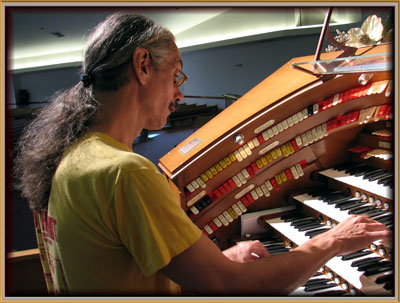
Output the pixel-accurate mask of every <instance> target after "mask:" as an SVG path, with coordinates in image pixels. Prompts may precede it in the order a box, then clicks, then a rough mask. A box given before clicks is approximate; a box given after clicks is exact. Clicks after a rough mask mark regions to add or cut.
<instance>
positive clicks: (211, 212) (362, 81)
mask: <svg viewBox="0 0 400 303" xmlns="http://www.w3.org/2000/svg"><path fill="white" fill-rule="evenodd" d="M391 47H392V46H391V45H390V44H386V45H380V46H375V47H367V48H362V49H359V50H357V52H356V54H355V57H354V58H365V63H363V64H365V66H366V67H368V66H373V65H374V64H377V65H379V63H377V62H375V61H374V60H377V59H376V58H380V55H381V54H383V55H384V56H386V58H387V57H388V56H389V58H390V56H391V51H392V50H391ZM338 56H340V52H336V53H335V52H334V53H326V54H321V57H320V58H319V59H320V60H319V61H318V62H316V63H315V62H314V64H319V62H329V64H328V66H329V65H330V66H331V67H332V66H333V68H336V70H342V71H344V72H342V73H336V74H335V73H330V74H329V73H326V74H323V73H320V74H316V73H314V74H313V72H304V71H302V70H301V69H300V68H296V65H301V63H303V62H313V59H314V58H313V56H308V57H300V58H295V59H292V60H290V61H289V62H288V63H287V64H285V65H284V66H282V67H281V68H280V69H278V70H277V71H276V72H274V73H273V74H272V75H270V76H268V77H267V78H266V79H265V80H263V81H262V82H261V83H259V84H258V85H257V86H255V87H254V88H253V89H251V90H250V91H249V92H248V93H246V94H245V95H243V96H242V97H241V98H240V99H239V100H237V101H235V103H233V104H232V105H231V106H229V107H228V108H226V109H225V110H224V111H222V112H221V113H220V114H219V115H217V116H216V117H215V118H214V119H212V120H211V121H209V122H208V123H207V124H205V125H204V126H203V127H201V128H200V129H199V130H197V131H196V132H194V133H193V134H192V135H191V136H189V137H188V138H187V139H185V140H184V141H183V142H181V143H180V144H179V145H177V146H176V147H175V148H174V149H172V150H171V151H170V152H168V153H167V154H166V155H164V156H163V157H162V158H161V159H160V162H159V166H160V168H161V169H162V170H163V171H164V173H165V174H166V175H167V177H168V178H169V180H170V184H171V188H172V189H173V190H174V191H175V192H176V194H177V195H178V196H179V199H180V201H181V207H182V208H183V209H184V210H185V211H186V213H187V214H188V216H189V217H190V218H191V219H192V221H193V222H194V223H195V224H196V225H197V226H198V227H199V228H200V229H201V230H202V231H203V233H204V234H205V235H207V236H208V237H210V238H211V239H212V240H213V241H215V243H217V245H219V247H220V248H221V249H225V248H227V247H229V246H231V245H233V244H235V241H237V239H240V238H241V237H242V236H243V235H241V233H240V228H241V226H240V221H241V220H240V217H241V216H243V215H244V214H248V213H252V212H257V211H265V210H271V213H272V214H270V215H266V216H262V217H260V218H259V220H258V221H259V224H260V226H263V227H265V231H266V232H268V233H269V234H274V235H275V236H276V235H278V236H279V237H280V238H281V239H282V241H284V243H285V245H288V246H289V247H291V248H294V247H296V246H297V245H300V244H301V243H303V242H304V241H305V240H306V238H304V237H305V236H304V235H303V234H302V237H303V238H301V237H300V238H297V237H296V236H295V233H297V232H299V230H293V231H292V230H290V229H288V228H286V227H284V228H283V229H280V227H279V226H284V225H285V224H286V223H287V222H286V221H285V218H288V217H290V216H292V217H293V216H294V217H295V218H297V219H295V220H303V219H300V218H298V216H299V215H304V214H306V215H305V216H306V217H307V216H308V217H311V219H310V218H308V219H307V220H311V222H312V224H311V225H312V226H313V224H314V223H315V221H314V220H318V223H315V224H320V225H321V224H322V226H323V228H322V227H321V226H320V225H316V227H315V231H313V230H311V231H309V234H308V235H307V236H309V235H310V233H311V236H315V235H316V234H318V233H320V232H323V231H324V230H326V229H329V228H331V227H332V226H334V225H336V224H337V223H339V222H341V221H342V220H344V219H345V218H346V217H347V216H349V215H350V214H352V213H355V214H362V213H363V211H364V209H360V207H368V210H367V209H365V210H366V211H370V212H369V213H367V214H370V215H371V217H372V216H374V218H375V217H376V218H381V217H380V216H382V220H381V221H382V222H384V223H385V224H387V226H388V227H389V228H391V229H392V230H394V222H393V213H394V211H395V210H396V209H395V206H394V205H393V170H394V168H393V165H394V159H393V150H394V148H393V143H394V142H393V131H394V130H393V98H394V93H393V91H394V87H393V86H394V84H393V75H392V71H391V69H390V68H389V69H385V68H384V69H383V70H374V71H373V72H371V71H367V72H363V71H355V69H353V70H354V71H351V69H352V60H353V59H352V58H350V59H349V58H347V59H342V60H341V61H338V62H337V61H335V58H337V57H338ZM355 61H356V59H354V62H355ZM340 64H342V65H340ZM346 70H347V72H346ZM360 171H361V172H360ZM365 174H367V177H370V176H372V177H370V179H371V180H369V179H368V178H367V177H366V178H364V176H365ZM376 175H378V176H381V178H380V179H379V177H376ZM382 180H383V181H382ZM325 195H328V198H327V197H325ZM332 196H333V197H334V199H333V200H334V201H333V202H332V201H331V202H329V203H330V204H329V203H328V202H327V201H325V200H326V199H328V200H329V197H332ZM335 199H336V200H335ZM338 199H339V200H338ZM346 199H347V200H346ZM338 201H339V202H338ZM348 201H350V202H353V201H354V202H355V203H356V204H355V205H357V206H359V207H356V206H350V207H349V208H346V207H344V206H343V205H342V204H340V203H348ZM324 203H325V205H324ZM335 203H336V204H335ZM342 208H344V209H342ZM335 210H337V211H336V212H335ZM295 214H296V215H295ZM372 214H373V215H372ZM282 217H283V219H282ZM285 222H286V223H285ZM290 224H291V223H289V225H290ZM286 225H287V224H286ZM317 226H319V227H317ZM285 228H286V229H285ZM321 228H322V229H321ZM319 229H321V230H319ZM301 233H302V231H301ZM366 249H367V250H368V251H369V252H371V253H373V254H374V256H375V257H379V258H381V259H382V260H379V262H383V263H382V268H388V267H389V269H388V270H382V271H381V275H385V277H384V278H380V279H381V280H382V281H384V282H385V283H383V282H381V283H375V280H374V281H372V282H371V281H369V280H368V279H367V280H368V281H367V282H366V280H365V279H364V275H365V274H364V275H363V277H362V278H361V277H357V278H350V277H346V274H343V275H341V274H340V273H341V272H342V271H343V270H342V269H337V268H335V266H336V265H332V264H333V263H334V261H330V262H331V263H332V264H327V265H326V266H325V268H324V269H321V270H322V271H321V273H320V274H323V275H325V276H329V279H331V280H332V281H333V282H332V283H335V285H336V286H337V287H340V289H341V292H340V293H342V292H344V293H346V294H351V295H385V296H388V295H389V296H390V295H392V294H393V278H391V277H392V276H393V263H392V255H393V252H392V250H391V248H390V247H387V246H385V245H383V244H382V243H371V245H370V246H368V247H366ZM359 262H361V261H359ZM329 266H330V267H329ZM331 267H332V268H331ZM339 267H341V266H339ZM386 277H387V278H386ZM373 278H374V279H375V278H376V277H375V276H373ZM354 279H356V280H354ZM381 280H380V281H381ZM390 284H391V285H392V286H390ZM332 293H334V292H332Z"/></svg>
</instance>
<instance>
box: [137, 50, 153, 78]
mask: <svg viewBox="0 0 400 303" xmlns="http://www.w3.org/2000/svg"><path fill="white" fill-rule="evenodd" d="M132 60H133V69H134V70H135V74H136V77H137V79H138V81H139V83H140V84H142V85H143V84H145V83H146V82H147V81H148V79H149V77H150V71H151V70H150V68H151V58H150V53H149V51H148V50H147V49H145V48H138V49H136V50H135V51H134V52H133V56H132Z"/></svg>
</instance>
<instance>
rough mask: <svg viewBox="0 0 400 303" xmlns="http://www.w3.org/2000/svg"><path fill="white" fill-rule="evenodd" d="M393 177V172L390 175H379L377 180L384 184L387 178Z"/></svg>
mask: <svg viewBox="0 0 400 303" xmlns="http://www.w3.org/2000/svg"><path fill="white" fill-rule="evenodd" d="M392 179H393V175H392V174H390V175H384V176H382V177H379V178H378V179H377V180H378V182H377V183H378V184H382V183H383V182H386V181H387V180H392ZM370 181H374V180H370Z"/></svg>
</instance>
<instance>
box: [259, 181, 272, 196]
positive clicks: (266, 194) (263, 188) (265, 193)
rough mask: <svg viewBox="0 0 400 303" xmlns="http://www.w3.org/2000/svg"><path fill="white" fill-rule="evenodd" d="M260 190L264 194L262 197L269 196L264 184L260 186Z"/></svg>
mask: <svg viewBox="0 0 400 303" xmlns="http://www.w3.org/2000/svg"><path fill="white" fill-rule="evenodd" d="M261 190H262V191H263V193H264V195H265V196H266V197H269V196H270V193H269V190H268V188H267V187H266V186H265V184H263V185H261Z"/></svg>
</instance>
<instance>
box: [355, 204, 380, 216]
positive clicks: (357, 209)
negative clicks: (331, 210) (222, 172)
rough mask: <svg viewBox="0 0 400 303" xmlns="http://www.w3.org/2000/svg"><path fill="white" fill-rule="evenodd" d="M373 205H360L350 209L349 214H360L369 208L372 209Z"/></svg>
mask: <svg viewBox="0 0 400 303" xmlns="http://www.w3.org/2000/svg"><path fill="white" fill-rule="evenodd" d="M374 209H375V206H373V205H371V206H362V207H359V208H356V209H352V210H350V211H349V214H351V215H361V214H365V213H366V212H368V211H370V210H374Z"/></svg>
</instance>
